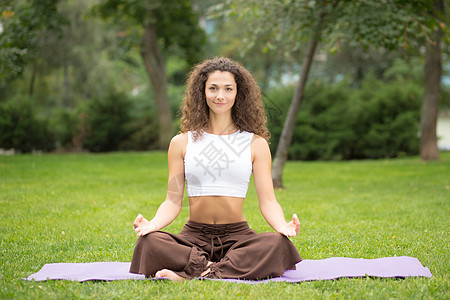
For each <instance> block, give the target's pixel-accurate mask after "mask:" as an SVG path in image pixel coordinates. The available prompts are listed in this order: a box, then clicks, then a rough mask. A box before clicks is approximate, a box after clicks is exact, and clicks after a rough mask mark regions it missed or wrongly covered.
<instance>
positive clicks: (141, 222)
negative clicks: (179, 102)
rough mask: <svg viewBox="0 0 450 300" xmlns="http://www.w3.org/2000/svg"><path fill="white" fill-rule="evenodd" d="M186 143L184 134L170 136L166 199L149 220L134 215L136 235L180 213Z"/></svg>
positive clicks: (163, 225) (166, 221) (162, 225)
mask: <svg viewBox="0 0 450 300" xmlns="http://www.w3.org/2000/svg"><path fill="white" fill-rule="evenodd" d="M186 143H187V140H186V135H185V134H180V135H177V136H175V137H173V138H172V140H171V142H170V145H169V151H168V163H169V180H168V184H167V195H166V200H165V201H164V202H163V203H162V204H161V205H160V206H159V208H158V210H157V211H156V214H155V216H154V217H153V219H151V220H150V221H148V220H146V219H145V218H144V217H143V216H142V215H138V216H137V217H136V220H135V221H134V227H135V231H136V232H137V235H138V236H142V235H146V234H149V233H150V232H153V231H157V230H160V229H162V228H164V227H166V226H167V225H169V224H170V223H172V221H173V220H175V218H176V217H177V216H178V214H179V213H180V211H181V207H182V203H183V193H184V151H185V148H186Z"/></svg>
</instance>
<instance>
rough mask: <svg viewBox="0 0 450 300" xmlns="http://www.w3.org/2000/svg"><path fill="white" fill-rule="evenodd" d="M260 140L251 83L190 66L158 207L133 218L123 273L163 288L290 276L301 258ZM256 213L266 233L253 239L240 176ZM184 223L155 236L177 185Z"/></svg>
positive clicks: (259, 108)
mask: <svg viewBox="0 0 450 300" xmlns="http://www.w3.org/2000/svg"><path fill="white" fill-rule="evenodd" d="M268 139H269V132H268V130H267V127H266V117H265V114H264V107H263V103H262V98H261V93H260V91H259V88H258V85H257V84H256V82H255V80H254V78H253V77H252V75H251V74H250V73H249V72H248V71H247V70H246V69H245V68H244V67H242V66H241V65H240V64H238V63H236V62H234V61H232V60H230V59H227V58H214V59H210V60H206V61H204V62H203V63H201V64H199V65H197V66H196V67H195V68H194V69H193V71H192V72H191V74H190V76H189V78H188V81H187V88H186V93H185V97H184V99H183V109H182V117H181V133H180V134H178V135H177V136H175V137H174V138H173V139H172V141H171V142H170V146H169V151H168V163H169V181H168V189H167V196H166V200H165V201H164V202H163V203H162V204H161V206H160V207H159V208H158V210H157V212H156V214H155V216H154V218H153V219H151V220H150V221H148V220H146V219H145V218H144V217H143V216H142V215H138V216H137V218H136V220H135V221H134V227H135V231H136V232H137V235H138V236H139V239H138V241H137V243H136V247H135V250H134V254H133V259H132V263H131V268H130V272H131V273H140V274H145V275H146V276H154V277H158V278H169V279H171V280H177V281H180V280H183V279H192V278H195V277H199V276H201V277H210V278H241V279H264V278H268V277H274V276H280V275H281V274H283V272H284V271H285V270H286V269H291V268H295V264H296V263H297V262H299V261H301V257H300V255H299V253H298V251H297V250H296V248H295V246H294V245H293V244H292V243H291V242H290V241H289V239H288V238H287V237H293V236H295V235H297V234H298V233H299V230H300V221H299V220H298V218H297V216H296V215H295V214H294V215H293V217H292V221H291V222H289V223H287V222H286V220H285V218H284V215H283V211H282V209H281V207H280V205H279V204H278V202H277V200H276V198H275V194H274V190H273V185H272V178H271V170H270V169H271V155H270V150H269V146H268V142H267V140H268ZM252 173H253V179H254V182H255V187H256V191H257V195H258V200H259V207H260V210H261V213H262V214H263V216H264V218H265V219H266V221H267V222H268V223H269V224H270V225H271V226H272V227H273V228H274V230H275V231H276V233H275V232H269V233H261V234H257V233H256V232H255V231H253V230H251V229H250V228H249V227H248V224H247V222H246V220H245V218H244V215H243V213H242V208H243V203H244V198H245V196H246V193H247V188H248V184H249V182H250V176H251V174H252ZM185 182H186V190H187V194H188V198H189V220H188V221H187V223H186V225H185V226H184V227H183V229H182V230H181V232H180V233H179V234H178V235H175V234H171V233H167V232H162V231H159V230H161V229H162V228H164V227H165V226H167V225H169V224H170V223H171V222H172V221H173V220H174V219H175V218H176V217H177V215H178V214H179V212H180V210H181V207H182V201H183V193H184V183H185Z"/></svg>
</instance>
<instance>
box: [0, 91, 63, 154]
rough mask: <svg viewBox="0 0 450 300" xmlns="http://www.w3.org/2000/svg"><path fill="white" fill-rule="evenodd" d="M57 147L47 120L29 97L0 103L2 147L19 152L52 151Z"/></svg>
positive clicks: (0, 145)
mask: <svg viewBox="0 0 450 300" xmlns="http://www.w3.org/2000/svg"><path fill="white" fill-rule="evenodd" d="M54 147H55V142H54V138H53V134H52V132H51V130H50V128H49V125H48V122H47V120H45V119H43V118H39V117H38V111H37V108H36V107H35V106H34V105H33V104H32V99H29V98H28V97H16V98H13V99H11V100H9V101H8V102H6V103H0V148H4V149H15V150H16V151H18V152H25V153H26V152H31V151H33V150H38V151H51V150H53V149H54Z"/></svg>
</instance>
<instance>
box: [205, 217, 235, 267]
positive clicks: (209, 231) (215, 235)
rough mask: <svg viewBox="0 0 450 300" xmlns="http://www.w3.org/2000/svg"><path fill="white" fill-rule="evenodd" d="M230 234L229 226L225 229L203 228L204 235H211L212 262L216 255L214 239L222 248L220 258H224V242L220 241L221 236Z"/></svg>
mask: <svg viewBox="0 0 450 300" xmlns="http://www.w3.org/2000/svg"><path fill="white" fill-rule="evenodd" d="M228 233H229V229H228V225H225V226H224V227H223V228H220V229H219V228H211V227H210V226H203V228H202V234H201V235H203V236H205V235H211V253H210V260H213V255H214V247H215V244H214V239H217V241H218V242H219V246H220V257H223V244H222V240H221V239H220V236H224V235H226V234H228Z"/></svg>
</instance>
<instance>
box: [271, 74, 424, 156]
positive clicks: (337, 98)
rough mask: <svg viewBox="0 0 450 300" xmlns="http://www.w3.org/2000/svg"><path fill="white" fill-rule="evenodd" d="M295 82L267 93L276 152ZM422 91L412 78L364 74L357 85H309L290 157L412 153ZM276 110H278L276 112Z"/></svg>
mask: <svg viewBox="0 0 450 300" xmlns="http://www.w3.org/2000/svg"><path fill="white" fill-rule="evenodd" d="M292 94H293V87H290V88H289V87H284V88H280V89H278V90H274V91H272V92H271V93H269V94H268V95H267V96H266V97H265V101H266V107H267V111H268V112H269V113H268V115H269V127H270V130H271V132H272V142H271V149H272V153H275V150H276V147H277V143H278V139H279V137H280V135H281V131H282V125H283V122H284V119H285V117H286V113H287V110H288V108H289V104H290V101H291V97H292ZM421 94H422V92H421V88H420V86H417V85H415V84H414V83H412V82H399V81H396V82H391V83H384V82H381V81H378V80H376V79H374V78H368V79H366V80H365V81H364V82H363V85H362V87H361V88H359V89H352V88H349V87H348V85H346V84H345V83H340V84H335V85H329V84H323V83H320V82H316V83H312V84H310V85H309V86H308V88H307V90H306V93H305V97H304V99H303V103H302V107H301V110H300V113H299V115H298V118H297V121H296V125H295V130H294V136H293V139H292V144H291V147H290V148H289V153H288V158H289V159H290V160H340V159H363V158H384V157H399V156H405V155H415V154H417V153H418V149H419V139H418V130H419V116H420V103H421V97H420V95H421ZM277 112H278V113H277Z"/></svg>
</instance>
